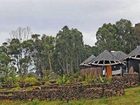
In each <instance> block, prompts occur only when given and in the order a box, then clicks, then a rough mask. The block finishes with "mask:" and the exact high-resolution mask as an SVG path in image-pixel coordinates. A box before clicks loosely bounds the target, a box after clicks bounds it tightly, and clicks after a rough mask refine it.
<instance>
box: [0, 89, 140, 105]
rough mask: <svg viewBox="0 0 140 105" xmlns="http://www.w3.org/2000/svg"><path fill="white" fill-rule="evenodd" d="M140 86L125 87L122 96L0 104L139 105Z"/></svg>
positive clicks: (4, 103)
mask: <svg viewBox="0 0 140 105" xmlns="http://www.w3.org/2000/svg"><path fill="white" fill-rule="evenodd" d="M139 94H140V87H135V88H129V89H126V93H125V95H124V96H121V97H120V96H118V97H110V98H102V99H94V100H84V99H81V100H73V101H69V102H68V103H67V102H66V101H39V100H33V101H10V100H1V101H0V104H1V105H8V104H10V105H139V104H140V100H139V98H140V95H139Z"/></svg>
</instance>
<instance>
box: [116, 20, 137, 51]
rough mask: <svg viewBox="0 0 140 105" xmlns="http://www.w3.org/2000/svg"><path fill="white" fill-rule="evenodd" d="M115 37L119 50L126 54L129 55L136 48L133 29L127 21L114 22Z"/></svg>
mask: <svg viewBox="0 0 140 105" xmlns="http://www.w3.org/2000/svg"><path fill="white" fill-rule="evenodd" d="M115 25H116V29H117V36H118V39H119V40H118V41H119V43H118V44H119V46H120V49H121V50H122V51H124V52H126V53H129V52H130V51H131V50H132V49H134V48H135V47H136V44H137V40H136V35H135V34H134V28H133V27H132V23H131V21H129V20H126V19H121V20H119V21H117V22H116V24H115Z"/></svg>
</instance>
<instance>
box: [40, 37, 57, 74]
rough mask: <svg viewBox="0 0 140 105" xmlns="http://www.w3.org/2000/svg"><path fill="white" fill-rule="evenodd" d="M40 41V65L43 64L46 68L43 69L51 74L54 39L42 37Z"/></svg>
mask: <svg viewBox="0 0 140 105" xmlns="http://www.w3.org/2000/svg"><path fill="white" fill-rule="evenodd" d="M41 39H42V46H43V51H42V54H43V61H42V63H44V66H46V67H45V69H49V70H50V71H51V72H52V71H53V67H52V63H53V54H54V50H55V37H53V36H46V35H43V36H42V38H41ZM45 63H46V64H45Z"/></svg>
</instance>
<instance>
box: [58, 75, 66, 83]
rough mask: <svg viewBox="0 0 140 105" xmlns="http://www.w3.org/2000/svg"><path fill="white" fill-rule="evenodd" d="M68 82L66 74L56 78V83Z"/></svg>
mask: <svg viewBox="0 0 140 105" xmlns="http://www.w3.org/2000/svg"><path fill="white" fill-rule="evenodd" d="M68 82H69V80H68V76H66V75H62V76H60V77H59V78H58V79H57V83H58V84H60V85H62V84H66V83H68Z"/></svg>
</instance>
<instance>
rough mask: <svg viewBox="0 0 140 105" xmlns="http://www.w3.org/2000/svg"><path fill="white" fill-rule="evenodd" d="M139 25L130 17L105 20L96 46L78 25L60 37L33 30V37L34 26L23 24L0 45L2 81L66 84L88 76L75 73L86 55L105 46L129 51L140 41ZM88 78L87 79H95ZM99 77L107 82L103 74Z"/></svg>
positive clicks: (4, 82)
mask: <svg viewBox="0 0 140 105" xmlns="http://www.w3.org/2000/svg"><path fill="white" fill-rule="evenodd" d="M139 29H140V27H139V24H137V25H136V27H132V23H131V22H130V21H129V20H126V19H121V20H119V21H117V22H116V23H115V24H111V23H109V24H103V26H102V27H100V28H99V29H98V31H97V33H96V37H97V42H96V44H95V46H89V45H85V44H84V43H83V35H82V32H80V31H79V30H78V29H76V28H72V29H70V28H69V27H68V26H64V27H63V28H62V29H61V30H60V31H59V32H58V33H57V35H56V37H53V36H50V35H45V34H43V35H40V34H32V35H31V38H29V35H30V34H31V31H30V28H29V27H26V28H21V27H19V28H18V29H17V30H14V31H12V32H11V36H13V38H12V39H9V40H8V41H7V42H4V43H3V44H2V45H1V46H0V83H1V84H2V86H4V85H6V84H8V87H14V85H16V86H17V85H18V84H17V83H18V82H20V80H24V81H22V82H27V83H29V82H32V83H31V84H36V82H38V81H45V82H46V81H56V82H58V83H60V84H64V83H69V82H70V81H72V80H74V81H80V80H84V78H82V77H78V78H73V77H72V76H73V75H74V74H75V73H78V72H79V64H80V63H81V62H82V61H83V60H84V59H85V58H87V57H88V56H90V55H92V54H93V55H97V54H99V53H100V52H101V51H103V50H105V49H108V50H122V51H124V52H126V53H129V52H130V51H131V50H132V49H134V48H135V47H136V46H137V45H138V44H139V39H140V38H139V33H138V32H139ZM30 75H33V76H34V77H30ZM60 76H61V77H60ZM65 76H66V77H65ZM17 78H18V79H17ZM19 78H20V80H19ZM68 78H69V80H67V79H68ZM87 78H89V79H86V80H84V81H87V82H92V81H93V80H94V79H93V80H92V79H91V78H90V77H87ZM99 80H100V81H102V82H103V79H102V78H100V79H99ZM0 86H1V85H0Z"/></svg>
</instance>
